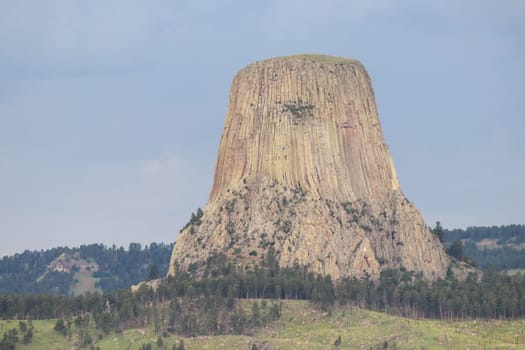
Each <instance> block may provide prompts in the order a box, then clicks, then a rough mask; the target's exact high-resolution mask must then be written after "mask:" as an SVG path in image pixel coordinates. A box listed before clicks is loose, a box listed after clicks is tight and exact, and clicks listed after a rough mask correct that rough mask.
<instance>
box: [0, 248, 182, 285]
mask: <svg viewBox="0 0 525 350" xmlns="http://www.w3.org/2000/svg"><path fill="white" fill-rule="evenodd" d="M172 249H173V244H157V243H152V244H150V245H149V246H145V247H142V246H141V245H140V244H139V243H131V244H130V245H129V248H128V249H127V250H126V249H124V248H123V247H120V248H117V247H115V246H114V245H113V246H112V247H106V246H104V245H102V244H90V245H82V246H80V247H79V248H67V247H59V248H53V249H49V250H45V251H44V250H42V251H29V250H26V251H25V252H23V253H22V254H15V255H14V256H5V257H4V258H3V259H2V260H0V293H1V294H26V293H32V294H63V295H69V294H70V291H71V288H72V287H73V286H74V285H75V283H78V281H75V279H76V276H77V275H78V272H79V270H80V268H81V267H80V266H81V264H82V263H83V262H84V263H86V262H88V261H89V262H92V263H89V264H88V266H87V267H86V268H87V269H88V270H89V271H85V272H86V273H88V274H89V275H90V276H92V277H93V278H96V279H97V281H98V282H97V287H99V288H100V289H102V291H104V292H111V291H114V290H117V289H121V288H126V287H128V286H130V285H132V284H136V283H138V282H140V281H143V280H147V279H150V278H157V277H158V276H164V275H165V274H166V272H167V271H168V264H169V259H170V255H171V251H172ZM62 254H64V255H65V256H66V259H67V260H69V261H71V262H70V265H60V266H59V267H60V268H59V267H57V265H56V264H55V267H53V264H52V263H53V262H54V261H56V259H57V258H59V256H61V255H62ZM152 274H153V275H152Z"/></svg>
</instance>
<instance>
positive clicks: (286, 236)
mask: <svg viewBox="0 0 525 350" xmlns="http://www.w3.org/2000/svg"><path fill="white" fill-rule="evenodd" d="M269 249H272V251H273V252H275V255H276V257H277V259H278V261H279V263H280V265H281V266H294V265H299V266H305V267H306V268H308V269H309V270H311V271H314V272H318V273H322V274H330V275H331V276H332V278H334V279H338V278H341V277H346V276H356V277H361V276H365V275H369V276H371V277H372V278H377V277H378V276H379V274H380V272H381V270H383V269H387V268H400V267H404V268H406V269H407V270H411V271H418V272H422V273H423V275H424V276H425V277H426V278H428V279H435V278H437V277H443V276H444V274H445V272H446V268H447V265H448V259H447V257H446V254H445V253H444V251H443V248H442V246H441V244H440V242H439V241H438V239H437V238H436V237H434V235H432V233H431V232H430V231H429V229H428V227H427V226H426V224H425V222H424V221H423V219H422V217H421V215H420V213H419V212H418V210H417V209H416V207H415V206H414V205H413V204H412V203H410V202H409V201H408V200H407V199H406V198H405V196H404V195H403V193H402V192H401V190H400V187H399V183H398V180H397V177H396V172H395V168H394V165H393V162H392V158H391V157H390V153H389V151H388V147H387V145H386V144H385V141H384V139H383V135H382V131H381V127H380V123H379V119H378V116H377V110H376V104H375V100H374V94H373V91H372V86H371V83H370V78H369V77H368V74H367V72H366V70H365V69H364V67H363V65H362V64H361V63H360V62H358V61H355V60H351V59H345V58H338V57H331V56H314V55H300V56H290V57H283V58H274V59H270V60H266V61H262V62H257V63H254V64H252V65H249V66H248V67H246V68H244V69H242V70H241V71H240V72H239V73H238V74H237V76H236V77H235V79H234V80H233V83H232V87H231V93H230V102H229V107H228V112H227V115H226V122H225V127H224V131H223V134H222V139H221V143H220V147H219V156H218V160H217V166H216V171H215V178H214V183H213V188H212V191H211V195H210V198H209V200H208V204H207V205H206V208H205V210H204V214H203V216H202V217H201V218H199V219H198V220H193V222H191V223H190V224H189V225H187V226H186V227H185V228H184V229H183V230H182V231H181V233H180V235H179V236H178V238H177V242H176V244H175V247H174V250H173V254H172V257H171V265H170V266H171V268H170V271H169V274H173V273H174V265H175V264H178V265H179V266H180V267H181V268H182V269H188V268H189V267H190V266H192V269H197V270H198V268H199V266H201V265H202V264H203V263H204V262H205V261H206V259H207V258H208V257H209V256H211V255H213V254H218V253H223V254H225V255H226V256H227V257H228V258H229V259H231V261H233V262H234V263H235V264H236V265H237V266H243V267H250V266H253V265H257V264H260V263H261V260H262V258H263V257H264V256H265V254H267V251H268V250H269Z"/></svg>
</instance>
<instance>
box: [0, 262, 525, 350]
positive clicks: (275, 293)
mask: <svg viewBox="0 0 525 350" xmlns="http://www.w3.org/2000/svg"><path fill="white" fill-rule="evenodd" d="M269 257H270V258H271V255H270V256H269ZM267 259H268V257H267V258H265V259H264V260H263V265H264V268H260V269H255V270H253V271H239V270H236V269H235V268H234V267H233V266H231V265H230V264H228V263H227V261H226V257H224V256H223V255H217V256H214V257H212V258H210V259H209V260H208V265H207V276H206V277H203V278H199V279H195V278H193V277H192V276H191V275H190V274H189V273H186V272H183V271H177V273H176V275H175V277H173V278H169V279H167V280H164V281H156V282H158V283H153V282H152V283H151V286H150V285H148V284H146V283H144V284H142V285H141V286H140V287H139V288H138V289H137V290H136V292H132V291H131V290H130V289H123V290H119V291H116V292H112V293H107V294H104V295H100V294H98V293H88V294H86V295H83V296H78V297H74V298H72V297H67V296H61V295H48V296H35V295H11V296H1V297H0V317H1V318H2V319H9V320H20V321H22V322H27V323H28V324H30V322H31V323H32V322H36V321H37V320H43V319H53V320H54V321H53V322H54V323H53V330H54V333H55V337H57V338H59V339H64V340H65V341H67V342H70V343H73V344H74V345H75V346H78V347H84V348H95V349H96V346H99V345H101V344H103V343H104V342H109V341H108V340H107V338H108V335H110V334H112V335H111V337H109V338H110V339H117V338H115V337H119V339H120V337H123V336H124V334H129V333H130V332H132V330H140V329H148V330H149V331H148V332H150V333H149V334H150V336H149V338H148V339H150V341H148V342H144V344H141V346H146V347H148V346H149V345H151V346H152V348H157V347H158V344H160V343H162V344H173V345H175V346H178V343H177V345H176V344H174V343H173V339H180V338H181V337H182V338H184V339H189V338H188V337H195V336H204V335H207V336H209V335H213V336H227V335H228V336H235V337H239V336H249V337H253V336H255V335H257V334H260V333H261V332H262V330H263V329H269V328H272V327H274V326H272V324H273V323H274V322H280V321H279V320H280V319H281V318H282V314H283V303H284V302H286V301H287V300H296V299H302V300H304V302H306V301H308V306H307V307H305V306H303V310H302V312H303V313H304V312H306V314H305V315H313V314H315V313H317V312H318V313H319V315H321V314H322V315H328V316H329V315H331V314H332V313H335V314H337V315H339V316H337V317H339V318H341V319H340V320H338V321H334V322H335V323H334V325H337V327H340V328H344V324H340V323H341V322H350V321H343V320H344V319H346V316H345V314H344V313H345V312H352V313H356V312H358V311H357V310H364V309H369V310H373V311H381V312H386V313H388V314H391V315H396V317H399V316H402V317H405V318H404V320H406V322H407V325H408V324H409V323H410V320H420V319H422V318H431V319H440V320H446V321H453V320H469V319H500V320H502V319H513V318H520V317H523V316H524V314H525V293H523V291H524V290H525V276H524V275H522V274H517V275H514V276H507V275H503V274H500V273H498V272H496V271H493V270H490V269H489V270H487V271H486V272H485V273H484V274H483V277H481V278H478V276H476V275H474V274H471V275H470V276H469V277H468V278H467V279H466V280H465V281H463V282H460V281H458V280H456V279H455V278H454V276H452V275H449V276H448V278H447V279H445V280H438V281H437V282H435V283H433V284H429V283H428V282H426V281H425V280H423V279H421V278H420V276H417V275H414V274H412V273H409V272H407V271H400V270H389V271H385V272H384V273H383V274H382V275H381V279H380V281H378V282H376V283H374V282H372V281H369V280H367V279H361V280H357V279H347V280H343V281H340V282H339V283H334V282H333V281H332V280H331V279H330V277H323V276H320V275H315V274H313V273H310V272H306V270H305V269H304V268H300V267H296V268H282V269H281V268H279V266H278V265H277V264H276V263H275V262H274V261H271V260H267ZM153 285H155V288H153V287H152V286H153ZM356 307H357V309H356ZM310 308H312V310H318V311H315V312H314V311H305V310H306V309H308V310H309V309H310ZM344 310H347V311H344ZM341 312H343V314H340V313H341ZM358 313H359V312H358ZM308 317H311V316H308ZM316 317H319V316H316ZM322 317H327V316H322ZM385 317H386V316H384V317H383V316H381V318H385ZM389 317H391V316H389ZM290 321H292V319H290ZM311 321H312V322H315V321H316V319H315V318H314V319H312V320H311ZM11 322H12V321H11ZM303 322H304V321H303ZM330 322H332V321H330ZM412 322H416V321H412ZM307 324H308V322H307ZM334 325H332V326H331V328H333V327H334ZM295 326H296V328H295V329H298V328H297V327H299V328H301V327H303V326H301V325H300V324H297V325H295ZM325 326H326V325H325ZM268 327H269V328H268ZM303 328H304V327H303ZM326 328H330V327H326ZM26 329H27V327H26ZM9 331H10V328H6V329H5V331H4V333H5V334H6V336H5V337H6V339H7V340H6V341H7V342H13V341H14V340H15V338H16V337H15V336H18V340H17V341H15V344H19V343H20V342H21V339H22V337H21V334H22V333H21V331H20V330H17V332H16V333H17V334H15V333H14V332H11V333H9ZM305 331H306V330H305ZM397 331H398V332H401V329H398V330H397ZM144 332H146V331H144ZM277 332H280V331H277ZM288 332H293V331H292V330H289V331H288ZM324 332H325V333H326V334H325V333H323V337H324V338H323V339H326V337H327V334H328V333H327V331H324ZM403 332H404V331H403ZM406 332H409V329H408V328H407V329H406ZM457 332H458V330H457V329H456V333H457ZM26 333H27V331H26ZM26 333H24V334H26ZM478 333H479V328H478ZM279 334H280V333H278V334H277V335H276V334H273V335H272V336H273V337H276V338H279V337H280V335H279ZM396 334H399V333H394V334H391V335H390V336H389V337H387V338H385V339H384V340H382V341H381V342H380V343H378V341H377V340H374V343H373V344H376V343H378V344H379V345H380V344H382V343H383V342H384V341H387V342H389V344H390V345H389V346H392V344H396V343H398V342H407V341H408V339H409V335H408V334H409V333H407V336H406V339H400V338H398V336H397V335H396ZM305 336H306V335H305ZM329 337H330V338H328V339H330V343H329V344H333V346H336V345H335V344H336V343H338V344H350V343H352V344H354V343H353V342H354V341H356V340H352V341H351V339H352V338H351V337H349V335H348V334H346V335H344V334H343V335H342V334H337V333H336V334H332V333H330V335H329ZM339 337H341V339H340V338H339ZM522 338H523V336H521V338H519V336H516V337H514V338H512V341H516V342H518V341H519V342H520V344H521V342H522V341H523V339H522ZM159 339H160V340H159ZM221 339H223V338H221ZM232 339H240V338H232ZM440 339H441V338H436V339H435V341H439V342H442V343H443V344H445V343H447V342H450V340H447V339H449V338H448V337H444V338H443V339H441V340H440ZM520 339H521V340H520ZM168 340H169V341H168ZM368 341H369V342H370V339H369V340H368ZM323 346H324V347H323ZM326 346H328V345H327V344H326V343H325V344H324V345H322V344H319V347H316V348H326ZM330 346H332V345H330ZM170 347H171V345H170ZM101 348H103V347H101ZM134 348H135V347H134Z"/></svg>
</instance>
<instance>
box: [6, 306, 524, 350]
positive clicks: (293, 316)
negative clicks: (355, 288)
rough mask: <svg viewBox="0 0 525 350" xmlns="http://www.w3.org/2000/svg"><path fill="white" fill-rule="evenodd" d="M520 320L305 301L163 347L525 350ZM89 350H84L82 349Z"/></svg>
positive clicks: (68, 343) (63, 345) (113, 338)
mask: <svg viewBox="0 0 525 350" xmlns="http://www.w3.org/2000/svg"><path fill="white" fill-rule="evenodd" d="M32 325H33V327H34V331H33V339H32V341H31V343H30V344H27V345H24V344H22V343H21V342H19V343H18V344H17V349H75V348H77V346H76V344H78V334H76V333H75V330H74V327H73V332H72V336H71V337H69V336H62V335H60V334H59V333H57V332H56V331H54V329H53V328H54V325H55V320H45V321H32ZM17 327H18V321H0V332H1V333H4V332H6V331H7V330H8V329H11V328H17ZM524 329H525V324H524V322H523V321H522V320H514V321H500V320H464V321H438V320H428V319H425V320H412V319H407V318H402V317H396V316H392V315H388V314H385V313H379V312H373V311H368V310H363V309H359V308H353V307H334V308H333V310H332V311H330V312H326V311H322V310H319V309H317V308H315V307H313V306H311V305H310V304H309V303H308V302H307V301H289V300H287V301H282V314H281V318H280V319H279V320H278V321H274V322H272V323H270V324H269V325H268V326H266V327H263V328H259V329H257V330H255V331H254V332H253V334H250V335H243V336H234V335H227V336H203V337H195V338H183V337H180V336H177V335H172V334H165V336H164V337H162V336H160V338H161V339H162V344H163V345H162V347H161V348H164V349H169V350H171V349H172V348H173V345H174V344H179V341H180V340H181V339H182V340H183V341H184V345H185V349H249V350H251V349H254V345H255V348H258V349H263V348H264V349H283V350H284V349H290V350H292V349H293V350H298V349H337V348H340V349H429V350H430V349H525V334H524ZM90 335H91V337H92V339H93V343H92V345H93V346H94V347H97V346H98V347H99V348H100V349H130V350H131V349H140V348H141V347H142V346H143V345H144V344H148V343H149V344H151V345H152V349H158V348H159V347H158V345H157V340H158V338H159V335H157V334H155V333H154V332H153V330H152V329H149V328H143V329H127V330H124V331H123V332H121V333H113V332H112V333H110V334H109V335H102V334H101V333H100V332H99V331H96V330H95V329H94V328H92V329H90ZM87 348H89V347H87Z"/></svg>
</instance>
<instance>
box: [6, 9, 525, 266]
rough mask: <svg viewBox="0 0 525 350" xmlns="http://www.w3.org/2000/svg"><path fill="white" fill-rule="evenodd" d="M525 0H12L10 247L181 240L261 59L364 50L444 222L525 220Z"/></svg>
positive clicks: (423, 201)
mask: <svg viewBox="0 0 525 350" xmlns="http://www.w3.org/2000/svg"><path fill="white" fill-rule="evenodd" d="M524 18H525V1H523V0H501V1H489V0H441V1H421V0H412V1H411V0H399V1H391V0H359V1H353V0H324V1H308V0H301V1H299V0H297V1H296V0H280V1H278V0H266V1H240V0H238V1H232V0H230V1H196V0H193V1H190V0H184V1H178V0H173V1H131V0H122V1H111V0H100V1H93V0H92V1H74V0H63V1H52V0H47V1H24V0H4V1H1V2H0V237H1V243H0V256H1V255H4V254H13V253H16V252H22V251H23V250H24V249H26V248H28V249H42V248H44V249H45V248H49V247H54V246H60V245H62V246H64V245H69V246H73V245H80V244H83V243H93V242H102V243H105V244H113V243H115V244H117V245H124V246H127V245H128V244H129V243H130V242H142V243H149V242H153V241H156V242H161V241H163V242H172V241H174V240H175V238H176V235H177V233H178V232H179V230H180V228H181V227H182V226H183V225H184V224H185V223H186V222H187V221H188V219H189V217H190V215H191V212H192V211H195V209H196V208H197V207H203V206H204V205H205V203H206V200H207V196H208V194H209V191H210V189H211V181H212V177H213V171H214V167H215V160H216V156H217V150H218V144H219V140H220V136H221V133H222V128H223V123H224V117H225V112H226V107H227V102H228V94H229V86H230V82H231V80H232V78H233V76H234V75H235V73H236V72H237V71H238V70H240V69H241V68H243V67H244V66H245V65H247V64H249V63H252V62H254V61H257V60H262V59H265V58H270V57H274V56H282V55H290V54H297V53H323V54H331V55H337V56H345V57H353V58H357V59H359V60H360V61H361V62H363V63H364V65H365V67H366V68H367V70H368V72H369V74H370V76H371V78H372V83H373V86H374V90H375V94H376V99H377V104H378V108H379V113H380V119H381V123H382V127H383V132H384V134H385V137H386V140H387V143H388V144H389V147H390V151H391V153H392V156H393V158H394V162H395V165H396V168H397V171H398V176H399V180H400V183H401V186H402V189H403V191H404V192H405V194H406V195H407V197H408V198H409V199H410V200H411V201H412V202H414V203H415V204H416V206H417V207H418V208H419V209H420V210H421V211H422V213H423V216H424V217H425V220H426V221H427V223H428V224H429V225H433V224H434V223H435V221H437V220H440V221H441V222H442V224H443V225H444V226H445V227H447V228H455V227H466V226H472V225H500V224H512V223H515V224H518V223H521V224H523V223H525V115H524V103H525V20H524Z"/></svg>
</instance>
